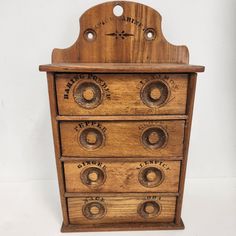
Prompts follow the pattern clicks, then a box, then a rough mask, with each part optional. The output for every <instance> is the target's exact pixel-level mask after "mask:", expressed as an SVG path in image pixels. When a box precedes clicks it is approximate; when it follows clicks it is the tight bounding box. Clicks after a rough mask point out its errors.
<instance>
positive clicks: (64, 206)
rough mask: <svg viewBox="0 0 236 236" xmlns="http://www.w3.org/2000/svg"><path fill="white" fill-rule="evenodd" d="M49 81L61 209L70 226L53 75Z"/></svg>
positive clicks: (49, 74) (48, 75)
mask: <svg viewBox="0 0 236 236" xmlns="http://www.w3.org/2000/svg"><path fill="white" fill-rule="evenodd" d="M47 81H48V93H49V100H50V111H51V122H52V132H53V141H54V151H55V159H56V165H57V177H58V183H59V189H60V198H61V207H62V211H63V221H64V224H65V225H68V223H69V222H68V212H67V203H66V198H65V197H64V193H65V184H64V177H63V176H64V174H63V166H62V165H63V163H62V162H61V161H60V154H61V153H60V136H59V125H58V121H57V120H56V116H57V101H56V94H55V91H56V88H55V79H54V74H53V73H47Z"/></svg>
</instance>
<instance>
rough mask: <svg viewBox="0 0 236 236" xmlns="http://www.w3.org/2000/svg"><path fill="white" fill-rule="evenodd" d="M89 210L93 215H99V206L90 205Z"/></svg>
mask: <svg viewBox="0 0 236 236" xmlns="http://www.w3.org/2000/svg"><path fill="white" fill-rule="evenodd" d="M89 211H90V213H91V214H92V215H97V214H99V207H98V206H92V207H90V209H89Z"/></svg>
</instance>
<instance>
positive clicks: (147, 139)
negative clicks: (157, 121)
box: [142, 127, 168, 149]
mask: <svg viewBox="0 0 236 236" xmlns="http://www.w3.org/2000/svg"><path fill="white" fill-rule="evenodd" d="M167 139H168V135H167V132H166V130H165V129H163V128H162V127H151V128H147V129H146V130H144V132H143V134H142V143H143V145H144V146H145V147H147V148H150V149H158V148H163V147H164V146H165V145H166V144H167Z"/></svg>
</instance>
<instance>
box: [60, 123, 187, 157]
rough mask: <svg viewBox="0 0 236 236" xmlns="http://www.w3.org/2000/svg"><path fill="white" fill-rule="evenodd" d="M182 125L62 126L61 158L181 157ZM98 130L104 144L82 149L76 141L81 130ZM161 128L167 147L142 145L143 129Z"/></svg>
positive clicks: (106, 124)
mask: <svg viewBox="0 0 236 236" xmlns="http://www.w3.org/2000/svg"><path fill="white" fill-rule="evenodd" d="M184 124H185V122H184V121H182V120H181V121H149V122H144V121H139V122H138V121H136V122H129V121H126V122H122V121H107V122H105V121H104V122H91V121H90V122H61V123H60V132H61V148H62V155H63V156H69V157H73V156H74V157H144V158H147V157H163V156H164V157H166V158H167V159H168V157H171V156H182V154H183V138H184ZM91 127H95V128H96V127H101V128H99V129H100V130H103V131H102V132H103V133H104V138H103V139H104V143H103V145H101V146H100V147H98V148H97V149H92V150H91V149H89V148H86V147H84V146H83V145H82V144H81V143H80V141H79V139H80V137H81V133H82V132H83V130H85V129H88V128H91ZM152 127H154V128H155V127H162V129H163V130H165V131H166V133H167V136H168V137H167V139H166V144H164V146H163V147H161V148H157V149H150V148H148V147H146V146H145V145H144V144H143V143H142V134H143V132H144V131H145V130H146V129H149V128H152ZM104 131H105V132H104Z"/></svg>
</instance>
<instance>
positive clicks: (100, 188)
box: [64, 159, 180, 193]
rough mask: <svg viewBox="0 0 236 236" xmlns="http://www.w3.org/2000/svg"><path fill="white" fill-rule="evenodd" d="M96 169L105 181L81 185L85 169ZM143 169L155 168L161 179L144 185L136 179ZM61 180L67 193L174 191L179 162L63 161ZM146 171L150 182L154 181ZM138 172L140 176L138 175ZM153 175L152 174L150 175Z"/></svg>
mask: <svg viewBox="0 0 236 236" xmlns="http://www.w3.org/2000/svg"><path fill="white" fill-rule="evenodd" d="M93 168H100V169H101V170H102V171H103V172H104V174H105V181H104V183H103V184H101V185H96V175H95V182H94V183H95V185H94V186H93V185H91V184H84V183H83V182H82V181H81V178H82V177H83V174H85V170H91V171H92V170H93ZM147 168H149V169H150V168H157V169H159V170H160V171H161V172H162V177H163V181H161V182H160V184H159V185H157V186H154V187H146V186H144V185H142V183H140V181H139V177H140V178H145V177H146V176H144V175H141V174H142V173H143V170H146V169H147ZM64 172H65V182H66V191H67V192H80V193H81V192H94V191H96V192H97V193H98V192H111V193H113V192H118V193H119V192H173V193H174V192H178V187H179V186H178V185H179V174H180V161H157V160H152V159H145V160H144V161H143V162H137V161H127V160H126V159H122V160H120V161H119V162H112V161H110V160H109V159H107V160H104V161H102V162H99V161H94V160H91V161H90V160H88V161H82V162H66V163H64ZM151 174H152V172H151V173H149V175H150V176H149V179H148V180H150V183H152V182H155V180H154V179H151V178H152V175H151ZM139 175H140V176H139ZM154 178H155V176H154ZM92 183H93V182H92Z"/></svg>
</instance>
